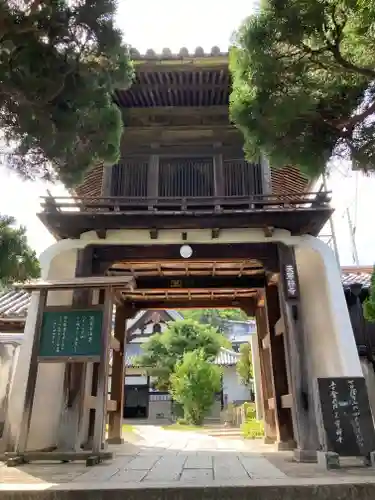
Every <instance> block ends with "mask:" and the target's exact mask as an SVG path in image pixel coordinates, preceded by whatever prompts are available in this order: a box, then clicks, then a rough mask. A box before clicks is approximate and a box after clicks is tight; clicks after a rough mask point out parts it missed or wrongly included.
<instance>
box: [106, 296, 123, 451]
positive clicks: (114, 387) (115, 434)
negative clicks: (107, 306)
mask: <svg viewBox="0 0 375 500" xmlns="http://www.w3.org/2000/svg"><path fill="white" fill-rule="evenodd" d="M126 313H127V311H126V308H125V306H124V305H121V306H116V316H115V331H114V336H115V339H116V340H117V341H118V342H119V349H118V350H117V349H116V350H114V351H113V357H112V374H111V400H114V401H116V403H117V405H116V411H113V412H110V414H109V421H108V443H109V444H122V443H123V439H122V414H123V408H124V384H125V344H126V318H127V314H126Z"/></svg>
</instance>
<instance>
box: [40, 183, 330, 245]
mask: <svg viewBox="0 0 375 500" xmlns="http://www.w3.org/2000/svg"><path fill="white" fill-rule="evenodd" d="M329 202H330V196H329V193H322V192H320V193H300V194H298V193H293V194H292V195H273V194H271V195H263V194H261V195H247V196H223V197H216V196H205V197H168V196H160V197H157V198H151V197H131V196H129V197H122V196H113V197H98V198H52V197H47V198H44V199H43V202H42V212H41V213H40V214H39V217H40V219H41V220H42V221H43V222H44V224H45V225H46V226H47V228H48V229H49V230H50V231H51V232H52V233H53V234H54V235H55V236H56V237H58V238H78V237H79V236H80V235H81V234H82V233H84V232H87V231H93V230H94V231H97V232H98V234H99V232H100V233H103V232H105V230H108V229H148V230H150V235H151V238H157V234H158V230H160V229H180V230H182V231H183V230H188V229H211V230H212V237H213V238H215V237H217V236H218V234H219V231H220V229H226V228H263V229H264V230H265V231H266V232H268V233H270V232H272V229H273V228H282V229H287V230H289V231H291V233H292V234H294V235H299V234H312V235H317V234H318V233H319V232H320V230H321V229H322V227H323V225H324V224H325V222H326V221H327V219H328V218H329V216H330V214H331V213H332V209H331V207H330V204H329ZM269 235H270V234H269Z"/></svg>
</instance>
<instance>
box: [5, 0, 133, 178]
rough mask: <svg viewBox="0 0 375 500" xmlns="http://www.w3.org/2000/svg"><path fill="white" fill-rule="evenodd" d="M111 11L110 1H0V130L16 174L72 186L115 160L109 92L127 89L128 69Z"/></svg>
mask: <svg viewBox="0 0 375 500" xmlns="http://www.w3.org/2000/svg"><path fill="white" fill-rule="evenodd" d="M115 13H116V0H71V1H68V0H48V1H47V0H25V2H16V1H12V0H7V1H5V2H2V3H1V6H0V16H1V38H0V48H1V50H0V96H1V108H0V128H1V129H2V131H3V133H4V138H5V141H6V142H7V144H8V145H9V146H12V145H14V144H15V145H16V148H15V150H14V153H13V154H10V155H9V156H8V161H7V162H8V165H9V166H10V167H11V168H13V169H14V170H16V171H17V172H18V173H20V174H21V175H22V176H24V177H26V178H35V177H42V178H44V179H47V180H51V179H54V178H56V176H57V177H58V178H60V179H61V180H62V181H63V182H64V183H65V184H66V185H67V186H72V185H74V184H77V183H79V182H80V181H81V180H82V177H83V175H84V173H85V172H86V171H87V170H89V169H90V168H91V167H93V166H94V165H96V164H100V163H102V162H104V163H111V164H113V163H115V162H116V161H117V160H118V158H119V146H120V138H121V134H122V117H121V112H120V110H119V108H118V107H117V106H116V104H114V102H113V97H112V95H113V91H114V89H115V87H117V86H120V87H122V88H124V87H127V86H128V85H129V84H130V82H131V79H132V66H131V63H130V60H129V54H128V50H127V48H126V47H125V46H124V44H123V42H122V35H121V32H120V31H119V30H118V29H116V28H115V27H114V16H115Z"/></svg>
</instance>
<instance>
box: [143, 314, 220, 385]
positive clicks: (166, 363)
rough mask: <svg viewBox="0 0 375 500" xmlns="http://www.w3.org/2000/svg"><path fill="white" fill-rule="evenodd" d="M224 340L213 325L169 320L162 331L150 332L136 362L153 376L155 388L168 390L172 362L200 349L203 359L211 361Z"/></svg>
mask: <svg viewBox="0 0 375 500" xmlns="http://www.w3.org/2000/svg"><path fill="white" fill-rule="evenodd" d="M225 344H226V339H225V337H223V336H222V335H221V334H220V333H219V332H218V331H217V330H216V329H215V328H213V327H211V326H209V325H202V324H199V323H197V322H196V321H193V320H180V321H174V322H171V323H169V325H168V328H167V330H165V331H164V332H163V333H159V334H155V335H152V336H151V338H150V339H149V340H148V341H147V342H145V343H144V344H143V346H142V348H143V353H142V355H141V356H140V357H139V358H138V360H137V365H138V366H140V367H144V368H145V369H146V370H147V372H148V373H149V375H151V376H154V377H157V387H158V388H159V389H163V390H168V389H169V385H170V376H171V374H172V372H173V371H174V368H175V366H176V363H177V362H178V361H181V360H182V358H183V356H184V354H185V353H187V352H191V351H195V350H199V349H201V350H202V352H203V354H204V356H205V359H207V361H213V360H214V359H215V357H216V356H217V354H218V352H219V350H220V348H221V346H222V345H225Z"/></svg>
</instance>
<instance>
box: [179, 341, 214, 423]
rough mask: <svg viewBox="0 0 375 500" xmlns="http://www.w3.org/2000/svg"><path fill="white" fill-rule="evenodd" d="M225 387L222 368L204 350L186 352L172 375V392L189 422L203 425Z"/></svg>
mask: <svg viewBox="0 0 375 500" xmlns="http://www.w3.org/2000/svg"><path fill="white" fill-rule="evenodd" d="M220 387H221V370H220V368H219V367H218V366H215V365H213V364H211V363H210V362H209V361H208V360H207V356H206V353H205V352H204V351H203V350H202V349H200V350H196V351H193V352H186V353H185V354H184V356H183V358H182V359H181V360H179V361H178V362H177V364H176V368H175V371H174V373H173V374H172V375H171V393H172V396H173V398H174V399H175V400H176V401H177V402H178V403H180V404H181V405H182V406H183V408H184V418H185V420H187V422H188V423H191V424H194V425H201V424H202V423H203V419H204V417H205V415H206V414H207V413H208V411H209V409H210V408H211V406H212V404H213V401H214V395H215V393H216V392H218V391H219V390H220Z"/></svg>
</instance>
